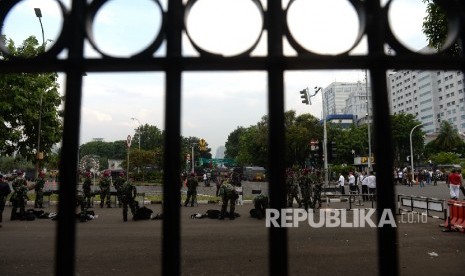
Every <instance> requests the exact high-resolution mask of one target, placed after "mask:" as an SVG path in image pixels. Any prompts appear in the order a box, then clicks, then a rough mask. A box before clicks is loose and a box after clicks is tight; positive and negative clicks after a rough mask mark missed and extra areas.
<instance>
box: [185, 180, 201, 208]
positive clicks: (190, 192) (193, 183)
mask: <svg viewBox="0 0 465 276" xmlns="http://www.w3.org/2000/svg"><path fill="white" fill-rule="evenodd" d="M186 186H187V197H186V201H184V206H185V207H187V204H188V203H189V201H190V202H191V207H194V202H196V201H197V186H199V183H198V182H197V180H196V179H195V173H191V174H190V175H189V176H188V177H187V182H186Z"/></svg>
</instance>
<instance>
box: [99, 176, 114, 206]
mask: <svg viewBox="0 0 465 276" xmlns="http://www.w3.org/2000/svg"><path fill="white" fill-rule="evenodd" d="M110 185H111V181H110V172H108V171H106V172H104V173H103V177H102V178H101V179H100V183H99V186H100V208H103V204H104V203H105V199H106V204H107V207H108V208H111V200H110Z"/></svg>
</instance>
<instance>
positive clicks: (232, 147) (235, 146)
mask: <svg viewBox="0 0 465 276" xmlns="http://www.w3.org/2000/svg"><path fill="white" fill-rule="evenodd" d="M244 132H245V128H243V127H237V128H236V129H235V130H234V131H233V132H231V133H230V134H229V135H228V139H227V141H226V144H225V147H226V151H225V158H232V159H234V158H236V156H238V155H239V149H240V147H239V142H240V137H241V136H242V135H243V134H244Z"/></svg>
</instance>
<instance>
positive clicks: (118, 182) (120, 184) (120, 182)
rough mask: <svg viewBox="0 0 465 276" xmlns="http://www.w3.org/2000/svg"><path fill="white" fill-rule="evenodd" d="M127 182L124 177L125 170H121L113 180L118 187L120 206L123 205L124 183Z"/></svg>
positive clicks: (117, 196)
mask: <svg viewBox="0 0 465 276" xmlns="http://www.w3.org/2000/svg"><path fill="white" fill-rule="evenodd" d="M124 182H126V179H124V172H120V173H119V175H118V177H117V178H116V179H115V181H114V182H113V185H114V186H115V189H116V198H118V206H119V207H121V205H122V204H123V200H122V194H123V190H122V188H123V184H124Z"/></svg>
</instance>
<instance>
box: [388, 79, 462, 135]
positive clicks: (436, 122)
mask: <svg viewBox="0 0 465 276" xmlns="http://www.w3.org/2000/svg"><path fill="white" fill-rule="evenodd" d="M464 81H465V80H464V75H463V73H462V72H461V71H410V70H404V71H397V72H392V73H390V74H389V76H388V88H389V101H390V107H391V108H390V110H391V114H400V113H407V114H413V115H414V116H415V117H416V119H417V120H418V121H420V122H421V123H423V126H422V130H423V131H424V132H425V133H426V134H427V135H428V134H429V135H431V134H433V133H436V132H438V131H439V128H440V125H441V122H442V121H448V122H450V123H451V125H453V126H454V127H455V128H456V129H457V130H458V131H459V132H462V133H463V132H465V102H464V101H465V93H464Z"/></svg>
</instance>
